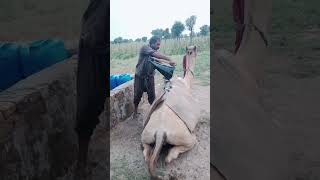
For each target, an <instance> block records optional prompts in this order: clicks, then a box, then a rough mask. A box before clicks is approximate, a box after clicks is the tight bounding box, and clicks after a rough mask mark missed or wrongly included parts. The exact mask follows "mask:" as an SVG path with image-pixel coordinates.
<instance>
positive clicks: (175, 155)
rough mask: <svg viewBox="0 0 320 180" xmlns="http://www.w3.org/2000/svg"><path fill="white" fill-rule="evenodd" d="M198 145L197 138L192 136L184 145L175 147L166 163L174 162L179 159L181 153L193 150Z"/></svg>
mask: <svg viewBox="0 0 320 180" xmlns="http://www.w3.org/2000/svg"><path fill="white" fill-rule="evenodd" d="M195 144H196V137H195V136H194V135H193V136H191V137H190V138H189V139H188V141H187V142H186V143H185V144H184V145H179V146H174V147H173V148H171V149H170V151H169V153H168V155H167V157H166V159H165V162H166V163H170V162H171V161H172V160H174V159H177V158H178V156H179V154H180V153H183V152H186V151H188V150H190V149H192V148H193V146H194V145H195Z"/></svg>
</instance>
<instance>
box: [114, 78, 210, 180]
mask: <svg viewBox="0 0 320 180" xmlns="http://www.w3.org/2000/svg"><path fill="white" fill-rule="evenodd" d="M193 94H194V96H195V97H196V98H198V99H199V106H200V107H201V109H202V113H201V117H200V121H199V123H198V124H197V127H196V130H195V134H196V137H197V143H196V145H195V146H194V148H193V149H191V150H190V151H187V152H185V153H182V154H180V155H179V157H178V158H177V159H176V160H173V161H172V162H171V163H170V164H169V165H167V166H165V165H164V157H165V155H166V154H165V153H166V149H165V148H163V149H162V154H160V158H159V160H158V165H157V172H158V174H159V175H162V176H164V177H165V179H170V180H174V179H178V180H180V179H183V180H193V179H197V180H209V179H210V158H209V157H210V87H209V86H200V85H199V83H196V84H194V86H193ZM148 108H149V105H148V104H143V105H141V106H140V109H139V112H141V114H140V115H139V117H138V118H137V119H134V118H132V117H129V118H128V119H126V120H125V121H123V122H120V123H119V124H118V125H117V126H116V127H115V128H114V129H112V130H111V133H110V139H111V142H110V145H111V148H110V167H111V168H110V170H111V173H110V174H111V179H112V180H120V179H121V180H125V179H130V180H134V179H137V180H143V179H149V174H148V171H147V166H146V163H145V162H144V157H143V154H142V148H141V140H140V138H141V133H142V117H143V114H144V113H145V112H146V110H147V109H148Z"/></svg>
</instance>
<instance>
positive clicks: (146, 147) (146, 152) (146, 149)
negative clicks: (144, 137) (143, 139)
mask: <svg viewBox="0 0 320 180" xmlns="http://www.w3.org/2000/svg"><path fill="white" fill-rule="evenodd" d="M142 146H143V156H144V160H145V161H146V162H148V160H149V156H150V151H151V146H150V145H149V144H143V145H142Z"/></svg>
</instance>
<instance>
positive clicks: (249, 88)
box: [210, 0, 288, 180]
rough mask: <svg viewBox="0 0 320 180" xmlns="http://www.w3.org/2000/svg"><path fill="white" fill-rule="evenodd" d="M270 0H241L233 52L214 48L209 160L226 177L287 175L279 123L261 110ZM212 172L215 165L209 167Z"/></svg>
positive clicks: (265, 179)
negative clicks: (240, 30) (241, 25)
mask: <svg viewBox="0 0 320 180" xmlns="http://www.w3.org/2000/svg"><path fill="white" fill-rule="evenodd" d="M270 19H271V1H265V0H245V25H246V26H245V31H244V36H243V40H242V42H241V45H240V48H239V50H238V52H237V54H235V55H232V54H229V55H226V54H228V53H226V52H225V51H223V50H216V51H213V54H211V55H212V56H213V57H214V59H213V63H212V66H213V78H212V79H211V81H212V82H213V85H214V89H213V118H212V119H211V123H210V124H211V125H212V127H211V132H212V134H213V137H211V139H210V141H211V143H210V145H211V146H210V147H211V148H210V150H211V153H210V161H211V164H212V165H214V166H215V167H216V168H217V169H218V170H219V172H220V173H222V174H223V176H224V177H225V178H226V179H231V180H244V179H245V180H283V179H287V177H286V175H287V174H286V173H287V169H286V168H287V165H288V164H287V160H288V159H287V153H286V149H285V146H284V143H283V142H284V141H283V137H282V134H281V124H279V123H278V121H277V120H275V119H272V118H271V117H270V115H269V114H268V113H267V112H266V111H265V110H264V107H263V101H261V90H260V88H259V87H260V85H261V82H263V76H264V73H263V62H264V61H266V60H268V58H269V56H268V54H269V52H268V45H269V43H266V42H267V41H265V40H268V36H267V35H268V29H269V25H270ZM212 170H213V171H214V169H212Z"/></svg>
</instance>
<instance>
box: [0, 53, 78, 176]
mask: <svg viewBox="0 0 320 180" xmlns="http://www.w3.org/2000/svg"><path fill="white" fill-rule="evenodd" d="M76 65H77V64H76V59H68V60H66V61H64V62H61V63H58V64H55V65H53V66H51V67H49V68H47V69H45V70H43V71H41V72H39V73H36V74H34V75H32V76H30V77H28V78H26V79H24V80H22V81H20V82H18V83H17V84H15V85H14V86H12V87H11V88H9V89H7V90H5V91H2V92H1V93H0V174H1V178H0V179H3V180H9V179H10V180H15V179H70V176H72V172H71V171H72V168H70V167H73V166H74V164H75V158H76V154H77V144H76V143H77V136H76V134H75V132H74V130H73V129H74V128H73V127H74V123H75V107H76V106H75V102H76V101H75V97H76V92H75V85H76V84H75V82H76V81H75V78H76V76H75V72H76Z"/></svg>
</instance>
